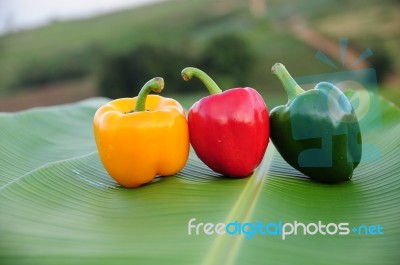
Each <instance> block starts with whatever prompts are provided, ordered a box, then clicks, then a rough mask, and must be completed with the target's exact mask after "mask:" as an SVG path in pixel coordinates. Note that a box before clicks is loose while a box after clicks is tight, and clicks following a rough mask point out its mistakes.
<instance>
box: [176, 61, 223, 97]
mask: <svg viewBox="0 0 400 265" xmlns="http://www.w3.org/2000/svg"><path fill="white" fill-rule="evenodd" d="M181 74H182V78H183V80H185V81H189V80H190V79H192V77H193V76H195V77H197V78H198V79H200V81H201V82H203V84H204V85H205V86H206V87H207V89H208V91H209V92H210V94H211V95H213V94H218V93H221V92H222V90H221V89H220V88H219V86H218V85H217V84H216V83H215V82H214V80H212V79H211V77H209V76H208V75H207V74H206V73H204V72H203V71H201V70H200V69H197V68H194V67H186V68H185V69H183V70H182V73H181Z"/></svg>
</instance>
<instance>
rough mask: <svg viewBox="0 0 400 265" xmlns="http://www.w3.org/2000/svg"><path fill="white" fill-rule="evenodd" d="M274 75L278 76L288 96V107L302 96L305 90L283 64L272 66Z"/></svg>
mask: <svg viewBox="0 0 400 265" xmlns="http://www.w3.org/2000/svg"><path fill="white" fill-rule="evenodd" d="M271 72H272V74H274V75H276V76H277V77H278V79H279V80H280V81H281V83H282V85H283V88H284V89H285V91H286V93H287V95H288V103H287V104H288V105H289V104H290V103H291V102H292V101H293V100H294V99H295V98H296V97H297V96H298V95H300V94H303V93H304V90H303V89H302V88H301V87H300V86H299V85H298V84H297V83H296V81H295V80H294V78H293V77H292V76H291V75H290V74H289V72H288V71H287V70H286V68H285V66H284V65H283V64H281V63H276V64H274V66H272V69H271Z"/></svg>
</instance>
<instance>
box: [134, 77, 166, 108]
mask: <svg viewBox="0 0 400 265" xmlns="http://www.w3.org/2000/svg"><path fill="white" fill-rule="evenodd" d="M163 88H164V79H163V78H161V77H155V78H153V79H151V80H149V81H147V83H146V84H144V86H143V87H142V89H140V92H139V95H138V98H137V101H136V107H135V112H136V111H145V109H146V98H147V95H148V94H149V93H150V91H153V92H157V93H160V92H161V91H162V90H163Z"/></svg>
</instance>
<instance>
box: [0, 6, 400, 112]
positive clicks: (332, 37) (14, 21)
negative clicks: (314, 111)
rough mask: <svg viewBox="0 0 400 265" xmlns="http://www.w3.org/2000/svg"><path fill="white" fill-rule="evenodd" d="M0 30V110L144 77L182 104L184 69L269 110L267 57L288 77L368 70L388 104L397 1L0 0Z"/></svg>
mask: <svg viewBox="0 0 400 265" xmlns="http://www.w3.org/2000/svg"><path fill="white" fill-rule="evenodd" d="M0 34H1V35H0V111H18V110H23V109H27V108H31V107H35V106H47V105H54V104H63V103H69V102H74V101H78V100H82V99H85V98H89V97H97V96H103V97H109V98H117V97H132V96H136V95H137V93H138V91H139V89H140V88H141V86H142V85H143V84H144V83H145V82H146V81H147V80H149V79H151V78H152V77H154V76H161V77H164V79H165V80H166V87H165V90H164V92H163V95H164V96H169V97H175V98H176V99H178V100H179V101H181V103H182V104H183V105H184V106H185V107H190V106H191V104H192V103H194V102H195V101H197V100H198V99H199V98H201V97H202V96H205V95H207V90H206V89H205V87H204V86H202V85H201V83H200V82H199V81H198V80H193V81H191V82H185V81H183V80H182V78H181V76H180V71H181V70H182V69H183V68H184V67H186V66H195V67H198V68H201V69H203V70H204V71H206V72H207V73H208V74H209V75H210V76H211V77H212V78H213V79H214V80H215V81H216V82H217V83H218V84H219V86H220V87H221V88H222V89H228V88H231V87H239V86H250V87H253V88H255V89H257V90H258V91H259V92H260V93H261V94H262V95H263V97H264V99H265V101H266V103H267V106H268V107H269V108H270V109H271V108H272V107H273V106H276V105H278V104H284V103H285V102H286V96H285V94H284V91H283V88H282V87H281V85H280V84H279V83H278V81H277V79H276V78H275V77H273V76H272V75H271V74H270V69H271V66H272V65H273V64H274V63H275V62H281V63H283V64H285V65H286V67H287V68H288V70H289V71H290V72H291V73H292V75H294V76H306V75H315V74H324V73H332V72H339V71H349V70H357V69H361V68H369V67H372V68H375V70H376V72H377V77H378V82H379V93H381V94H382V95H383V96H384V97H386V98H389V99H390V100H391V101H393V102H394V103H395V104H397V105H400V49H399V48H400V1H399V0H381V1H375V0H321V1H313V0H285V1H279V0H249V1H241V0H240V1H239V0H217V1H208V0H191V1H187V0H186V1H185V0H169V1H168V0H163V1H160V0H159V1H157V0H152V1H148V0H147V1H146V0H142V1H140V0H109V1H106V0H99V1H79V2H78V1H76V0H60V1H46V0H25V1H22V0H14V1H12V0H0ZM340 38H346V39H348V49H347V51H346V60H345V64H344V66H343V67H342V63H341V60H342V58H341V53H340V46H339V39H340ZM368 48H370V49H371V50H372V52H373V55H372V56H370V57H369V58H367V59H366V60H365V61H363V62H361V63H359V64H357V65H356V66H352V62H354V61H355V60H356V59H357V58H358V57H359V56H360V55H361V54H362V53H363V52H364V51H365V50H366V49H368ZM318 50H320V51H321V52H322V53H323V54H325V55H326V56H327V57H328V58H330V60H331V61H332V62H333V63H334V64H336V65H337V66H338V68H334V67H332V66H331V65H329V64H327V63H324V62H323V61H321V60H318V59H317V58H316V53H317V51H318Z"/></svg>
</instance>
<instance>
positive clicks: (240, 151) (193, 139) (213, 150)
mask: <svg viewBox="0 0 400 265" xmlns="http://www.w3.org/2000/svg"><path fill="white" fill-rule="evenodd" d="M193 76H195V77H197V78H199V79H200V80H201V81H202V82H203V84H204V85H205V86H206V87H207V89H208V91H209V92H210V94H211V95H210V96H207V97H204V98H202V99H200V100H199V101H197V102H196V103H194V104H193V106H192V107H191V108H190V110H189V113H188V125H189V138H190V143H191V144H192V146H193V149H194V151H195V152H196V154H197V156H198V157H199V158H200V159H201V160H202V161H203V162H204V163H205V164H206V165H207V166H208V167H209V168H211V169H212V170H214V171H215V172H218V173H221V174H223V175H225V176H229V177H233V178H242V177H247V176H249V175H251V173H252V172H253V171H254V169H255V168H256V167H257V166H258V165H259V164H260V163H261V160H262V158H263V156H264V153H265V150H266V148H267V145H268V142H269V116H268V109H267V107H266V105H265V103H264V100H263V98H262V97H261V95H260V94H259V93H258V92H257V91H256V90H255V89H253V88H250V87H245V88H232V89H228V90H226V91H224V92H222V91H221V89H220V88H219V87H218V85H217V84H216V83H215V82H214V81H213V80H212V79H211V78H210V77H209V76H208V75H207V74H206V73H204V72H203V71H201V70H199V69H197V68H193V67H187V68H185V69H183V70H182V77H183V79H184V80H186V81H188V80H190V79H192V77H193Z"/></svg>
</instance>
